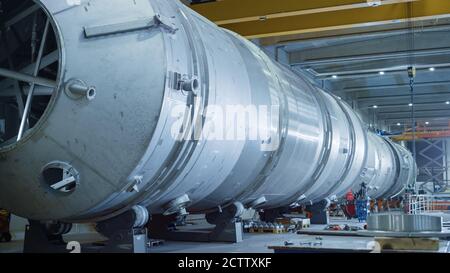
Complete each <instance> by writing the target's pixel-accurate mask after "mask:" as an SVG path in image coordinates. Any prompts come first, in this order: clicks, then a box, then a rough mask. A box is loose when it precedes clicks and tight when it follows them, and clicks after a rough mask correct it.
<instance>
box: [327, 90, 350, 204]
mask: <svg viewBox="0 0 450 273" xmlns="http://www.w3.org/2000/svg"><path fill="white" fill-rule="evenodd" d="M332 96H333V98H334V99H335V100H336V101H337V103H338V105H339V107H340V108H341V109H342V111H343V112H344V114H345V117H346V118H347V120H348V125H349V127H350V128H349V131H350V142H351V145H350V147H351V150H350V151H349V153H350V158H348V159H347V162H346V164H345V171H344V173H343V174H342V175H341V178H340V179H339V180H338V181H337V182H336V183H335V184H334V186H333V187H331V189H330V190H329V191H328V193H327V196H328V197H329V196H331V195H332V194H333V193H334V192H335V191H336V190H337V189H338V188H339V187H340V186H341V184H340V183H339V182H341V181H343V180H345V179H346V178H347V176H348V175H349V173H350V171H351V170H352V168H351V167H352V166H353V163H354V162H355V157H356V132H355V124H354V123H353V119H352V118H351V116H350V114H349V113H348V112H347V109H346V108H345V106H344V103H343V102H342V101H341V100H340V99H339V98H337V97H336V96H334V95H332Z"/></svg>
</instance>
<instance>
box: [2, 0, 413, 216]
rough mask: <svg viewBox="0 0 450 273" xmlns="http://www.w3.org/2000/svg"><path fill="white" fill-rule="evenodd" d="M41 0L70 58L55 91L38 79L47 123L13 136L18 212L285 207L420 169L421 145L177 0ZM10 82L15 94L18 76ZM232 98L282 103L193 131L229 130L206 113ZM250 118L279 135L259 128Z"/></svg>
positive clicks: (395, 187)
mask: <svg viewBox="0 0 450 273" xmlns="http://www.w3.org/2000/svg"><path fill="white" fill-rule="evenodd" d="M2 2H3V3H8V6H13V5H15V4H17V6H14V9H13V8H11V9H5V8H4V10H6V13H7V15H8V16H11V17H14V14H9V11H10V12H11V13H13V10H16V9H15V8H20V7H21V6H20V5H19V4H22V3H24V2H27V1H24V0H22V1H16V0H14V1H13V0H4V1H2ZM28 2H29V1H28ZM36 3H37V4H38V5H39V7H40V8H41V9H42V10H43V11H44V14H45V15H46V16H48V18H49V20H50V22H51V25H52V27H53V30H54V32H55V37H56V39H57V42H58V43H57V44H58V49H57V53H58V56H59V59H58V60H59V62H58V63H59V69H58V70H57V71H58V76H57V81H56V82H57V84H56V85H57V87H56V88H55V89H54V91H51V90H50V92H48V91H47V92H42V90H41V88H40V87H41V86H37V87H38V88H37V90H36V91H38V90H39V92H38V93H36V94H50V95H52V96H51V99H49V100H48V103H47V104H46V109H45V112H43V114H42V116H41V117H39V120H38V121H37V123H36V125H35V126H33V127H30V128H28V130H25V132H24V135H23V137H22V138H20V139H19V141H15V138H12V139H11V140H8V141H4V142H2V143H0V174H1V176H0V207H3V208H7V209H9V210H10V211H12V212H14V213H15V214H17V215H20V216H23V217H26V218H31V219H36V220H55V219H58V220H64V221H68V222H80V221H99V220H102V219H106V218H109V217H112V216H114V215H117V214H120V213H122V212H124V211H126V210H129V209H132V208H133V207H134V206H135V205H140V206H142V207H146V208H148V209H149V211H150V212H151V213H177V211H178V212H182V213H185V212H186V210H187V211H188V212H191V213H192V212H194V213H195V212H199V211H206V210H210V209H217V208H221V207H225V206H227V205H229V204H233V203H234V202H241V203H242V204H244V205H245V206H247V207H257V208H278V207H285V206H290V205H293V204H301V203H311V202H317V201H320V200H323V199H325V198H331V197H336V196H337V197H340V196H343V195H344V194H345V193H346V192H347V191H349V190H350V189H357V188H358V187H359V186H360V185H361V184H362V183H363V182H364V183H367V184H368V185H369V188H370V189H371V190H370V195H371V196H372V197H390V196H393V195H396V194H399V193H401V191H402V190H403V188H404V186H405V185H406V184H408V183H412V182H413V181H414V179H415V175H414V174H415V164H414V162H413V161H412V157H411V155H410V153H409V152H407V151H406V150H405V149H404V148H402V147H400V146H398V145H396V144H393V143H391V142H390V141H388V140H385V139H383V138H381V137H379V136H376V135H375V134H373V133H371V132H368V130H367V129H366V127H365V125H364V124H363V123H362V122H361V120H360V119H359V117H358V116H357V115H356V113H355V112H353V110H352V109H351V107H350V106H348V105H347V104H346V103H345V102H344V101H342V100H341V99H340V98H337V97H335V96H333V95H331V94H329V93H326V92H324V91H322V90H321V89H320V88H319V87H317V86H314V85H312V84H311V83H310V82H309V81H308V80H307V79H305V78H303V77H302V76H298V75H296V74H294V73H293V72H291V71H289V70H288V69H287V68H285V67H283V66H281V65H279V64H277V63H276V62H275V61H274V60H272V59H271V58H269V57H268V56H267V55H266V54H264V52H263V51H262V50H261V49H259V48H258V47H257V46H255V45H254V44H252V43H251V42H249V41H247V40H245V39H244V38H242V37H240V36H238V35H236V34H234V33H231V32H229V31H226V30H223V29H220V28H218V27H217V26H215V25H214V24H212V23H211V22H209V21H208V20H206V19H205V18H203V17H201V16H200V15H198V14H196V13H194V12H193V11H192V10H190V9H189V8H187V7H186V6H184V5H182V4H181V3H179V2H178V1H174V0H135V1H123V0H91V1H85V0H81V1H53V0H41V1H37V2H36ZM23 20H25V22H27V20H32V18H24V19H23ZM1 55H3V54H0V60H1ZM50 56H51V55H50V54H49V56H44V57H43V62H46V61H47V60H48V59H49V57H50ZM18 70H24V69H20V68H18ZM4 81H6V82H4ZM2 83H4V84H5V85H4V86H6V87H5V88H4V90H8V94H10V91H11V88H12V87H11V84H10V83H11V79H6V78H5V79H3V78H0V87H2V86H3V85H2ZM74 84H75V86H74ZM4 90H3V89H2V90H0V93H1V92H3V91H4ZM67 90H68V91H67ZM74 90H75V91H76V92H75V93H74ZM91 91H92V92H93V94H90V93H91ZM80 92H81V93H82V95H79V93H80ZM29 93H32V92H29ZM31 95H32V96H33V94H31ZM75 95H76V96H75ZM91 95H92V96H91ZM36 96H37V95H36ZM230 106H239V107H241V109H242V108H243V109H244V110H245V109H247V110H248V109H250V110H248V111H244V116H245V114H249V115H250V114H251V108H249V107H251V106H256V109H261V108H264V107H266V108H267V109H268V112H269V115H262V116H261V117H259V118H260V119H258V120H259V122H255V123H251V122H250V123H245V124H243V125H242V126H240V127H241V128H244V129H245V130H244V132H245V134H244V137H243V138H239V137H230V138H227V137H225V138H222V139H221V138H220V137H219V138H212V137H205V138H195V137H192V136H195V133H192V132H191V131H190V130H188V129H193V131H195V129H198V128H200V131H201V133H204V134H206V135H209V136H210V135H212V134H214V133H216V134H217V133H218V132H221V131H223V132H224V134H229V133H230V131H231V128H232V127H231V126H228V125H227V124H225V125H218V126H217V125H216V126H213V127H207V126H200V125H205V124H208V121H210V120H211V119H212V120H214V119H221V118H220V117H222V116H221V114H220V111H221V110H223V109H229V108H230ZM180 109H181V111H180ZM218 117H219V118H218ZM264 120H266V121H267V122H261V121H264ZM6 121H7V122H9V120H6ZM180 121H188V123H187V124H188V125H189V126H181V125H180V124H181V123H180ZM11 123H12V121H11ZM177 124H178V125H177ZM251 124H257V128H256V129H257V130H258V131H259V132H261V131H262V132H267V133H268V134H261V135H259V136H258V137H257V138H251V137H249V135H250V132H251V131H252V130H251V129H252V128H251ZM175 125H176V126H175ZM191 133H192V134H191ZM174 135H175V136H184V137H181V138H177V137H174ZM52 162H61V163H64V164H63V165H64V166H65V167H64V168H63V169H61V168H59V169H58V168H56V167H55V168H50V169H49V168H47V167H46V166H49V164H50V163H52ZM51 166H53V165H51ZM43 172H44V173H45V174H48V175H45V176H44V175H43ZM72 173H76V174H77V176H76V177H75V176H74V175H72ZM64 181H65V182H67V183H61V182H64ZM68 181H70V182H68ZM55 185H64V187H62V188H63V189H65V190H64V191H60V190H58V188H57V187H54V186H55ZM52 186H53V187H52ZM68 186H70V189H67V187H68ZM55 188H56V190H55Z"/></svg>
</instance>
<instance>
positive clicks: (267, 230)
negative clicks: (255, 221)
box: [249, 228, 285, 234]
mask: <svg viewBox="0 0 450 273" xmlns="http://www.w3.org/2000/svg"><path fill="white" fill-rule="evenodd" d="M249 232H250V233H273V234H282V233H285V230H284V229H277V228H273V229H272V228H264V229H262V228H251V229H250V230H249Z"/></svg>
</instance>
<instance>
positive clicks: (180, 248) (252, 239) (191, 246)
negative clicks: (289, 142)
mask: <svg viewBox="0 0 450 273" xmlns="http://www.w3.org/2000/svg"><path fill="white" fill-rule="evenodd" d="M331 224H339V225H345V224H347V225H350V226H362V224H360V223H358V222H357V221H354V220H341V219H332V220H331ZM324 228H325V225H312V226H311V227H310V228H309V229H307V230H310V231H323V229H324ZM65 239H66V241H79V242H80V243H81V244H83V243H92V242H96V241H98V240H102V237H101V236H100V235H99V234H96V233H89V234H73V235H69V236H66V237H65ZM285 242H289V243H291V244H292V245H293V246H308V245H309V246H310V247H311V246H314V245H316V244H317V248H319V249H320V248H325V249H340V250H344V252H345V250H348V251H349V252H350V251H355V250H356V251H367V250H368V249H369V248H370V243H371V242H373V238H372V237H357V236H316V235H298V234H295V233H286V234H271V233H264V234H252V233H245V234H244V240H243V242H241V243H235V244H233V243H217V242H210V243H197V242H170V241H166V242H164V243H163V244H162V245H161V246H157V247H154V248H152V249H151V250H150V253H273V252H274V251H273V250H272V249H269V247H270V246H272V247H273V246H284V243H285ZM22 245H23V241H22V240H16V241H13V242H10V243H0V253H21V252H22V250H23V246H22ZM440 245H441V246H440V250H439V252H448V250H449V242H447V241H441V243H440Z"/></svg>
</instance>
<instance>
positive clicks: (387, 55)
mask: <svg viewBox="0 0 450 273" xmlns="http://www.w3.org/2000/svg"><path fill="white" fill-rule="evenodd" d="M444 54H450V47H442V48H427V49H412V50H404V51H395V52H379V53H373V54H360V55H352V56H339V57H332V58H318V59H310V60H302V53H301V52H294V53H291V54H290V61H291V65H292V66H301V67H302V68H309V67H312V66H316V65H330V64H342V63H355V62H358V63H359V62H368V61H379V60H390V59H400V58H410V57H429V56H436V55H444Z"/></svg>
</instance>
